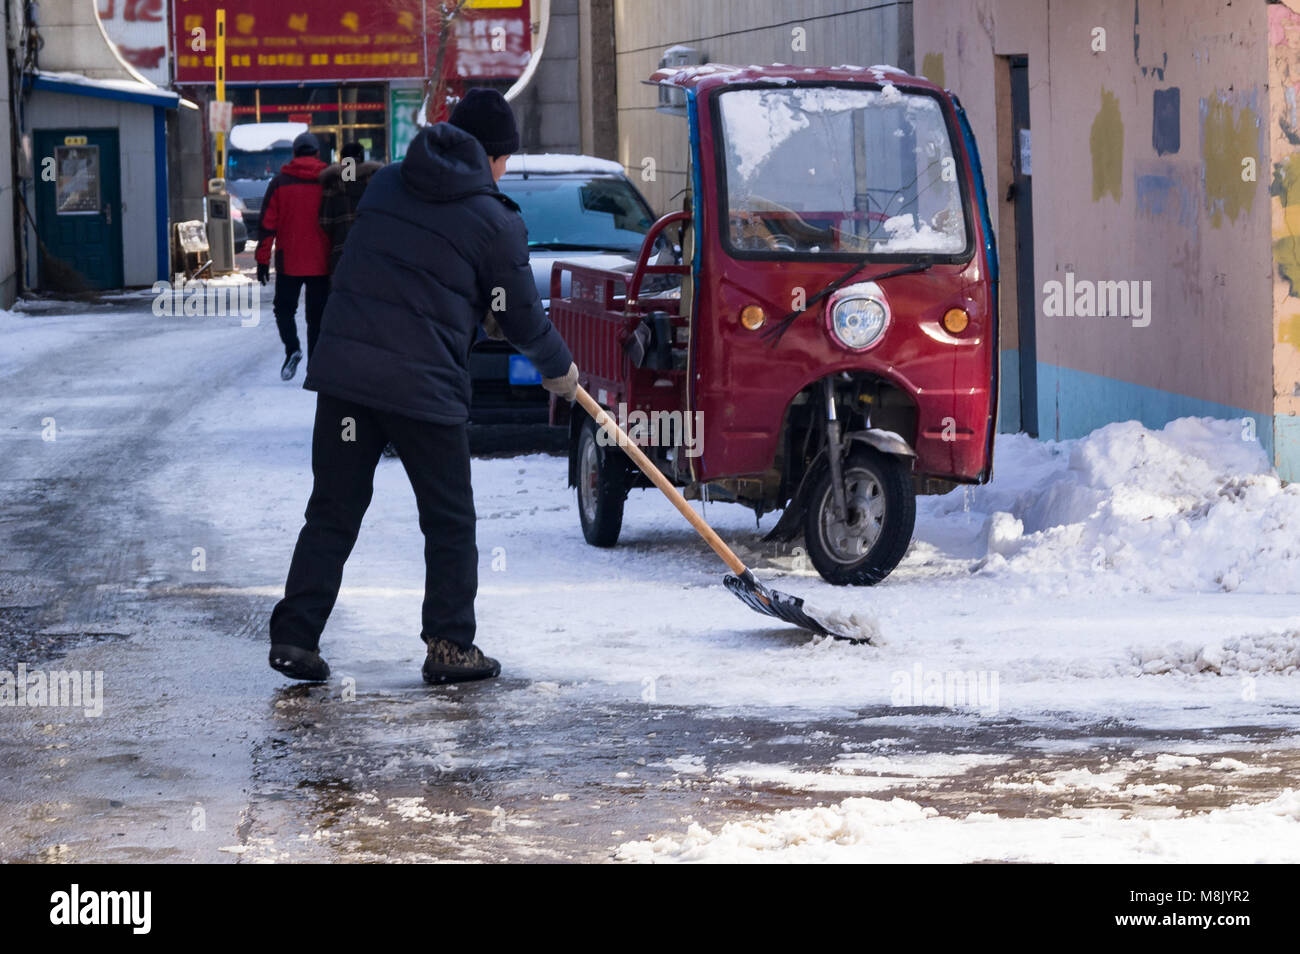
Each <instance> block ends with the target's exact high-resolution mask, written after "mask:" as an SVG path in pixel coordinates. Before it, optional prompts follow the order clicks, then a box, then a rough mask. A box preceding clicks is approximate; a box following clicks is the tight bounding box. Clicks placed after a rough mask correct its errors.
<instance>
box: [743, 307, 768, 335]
mask: <svg viewBox="0 0 1300 954" xmlns="http://www.w3.org/2000/svg"><path fill="white" fill-rule="evenodd" d="M765 321H767V314H766V313H765V312H764V311H763V309H762V306H760V305H746V306H745V307H744V308H742V309H740V323H741V324H742V325H744V326H745V327H746V328H748V329H749V330H750V331H757V330H758V329H759V328H762V327H763V322H765Z"/></svg>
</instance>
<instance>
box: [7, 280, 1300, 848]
mask: <svg viewBox="0 0 1300 954" xmlns="http://www.w3.org/2000/svg"><path fill="white" fill-rule="evenodd" d="M267 297H268V301H267V305H268V307H267V309H266V314H265V316H264V319H263V321H262V322H261V324H260V325H258V326H257V327H252V328H244V327H241V326H240V325H239V322H238V320H237V319H230V318H221V319H196V318H191V319H164V318H156V317H154V316H153V315H152V314H151V313H150V311H149V307H148V299H147V298H142V297H138V296H137V297H126V298H122V299H118V300H116V301H113V302H109V303H107V304H102V305H94V306H87V305H81V306H76V308H77V310H76V311H75V312H74V313H69V306H66V305H59V306H44V307H38V308H32V309H30V310H29V312H28V313H13V314H4V313H0V339H2V340H3V342H4V346H3V348H0V439H2V441H3V443H2V444H0V493H2V498H0V499H2V500H3V505H2V507H0V670H5V671H8V672H10V673H12V672H15V671H16V670H17V667H18V665H19V664H20V663H22V664H24V665H25V666H26V667H27V669H28V670H49V671H53V670H78V671H88V672H95V671H99V672H102V673H103V684H104V698H103V714H102V716H99V717H87V716H86V715H85V714H83V712H82V711H80V710H73V709H68V708H54V707H48V706H47V707H44V708H33V707H16V706H3V707H0V763H2V764H0V859H3V860H7V861H29V860H51V861H65V860H66V861H86V860H91V861H94V860H112V861H135V860H139V861H186V860H203V861H232V862H234V861H288V860H319V861H333V860H339V861H353V860H356V861H367V860H394V861H412V860H533V859H538V860H596V861H600V860H630V861H642V860H658V861H669V860H686V861H691V860H702V861H709V860H733V859H738V860H887V861H926V860H954V861H974V860H1060V861H1069V860H1127V861H1181V860H1237V861H1256V860H1271V861H1296V860H1300V797H1298V796H1297V794H1296V792H1295V789H1297V788H1300V784H1297V781H1296V775H1297V772H1298V770H1300V758H1298V757H1297V747H1296V746H1297V739H1298V736H1297V726H1298V725H1300V699H1298V698H1297V689H1298V688H1300V675H1298V674H1297V669H1298V667H1300V597H1298V596H1297V592H1298V591H1300V492H1298V490H1297V488H1295V487H1282V486H1281V485H1280V484H1279V483H1278V482H1277V480H1276V479H1275V478H1274V477H1272V476H1270V474H1269V473H1268V468H1267V466H1266V465H1265V463H1264V459H1263V457H1262V455H1261V454H1260V451H1259V448H1258V445H1257V444H1255V443H1253V442H1251V441H1249V440H1243V436H1244V437H1249V434H1248V433H1244V432H1243V429H1242V426H1241V424H1240V423H1238V422H1208V421H1193V420H1187V421H1181V422H1176V423H1175V424H1173V425H1171V426H1170V427H1169V428H1167V429H1165V430H1164V431H1162V432H1152V431H1148V430H1144V429H1143V428H1141V427H1139V426H1137V425H1135V424H1127V425H1113V426H1111V427H1109V428H1106V429H1104V430H1102V431H1100V432H1098V433H1096V434H1094V435H1092V436H1091V437H1089V438H1087V439H1085V440H1083V441H1079V442H1066V443H1061V444H1052V443H1047V442H1043V443H1038V442H1033V441H1029V440H1027V439H1024V438H1019V437H1008V438H1003V439H1001V440H1000V441H999V446H998V459H997V477H996V480H995V481H994V483H993V484H992V485H991V486H989V487H984V488H974V489H972V490H970V491H959V492H957V493H954V494H952V495H949V496H947V497H944V498H929V499H926V500H924V501H922V502H921V506H920V514H919V518H918V529H917V540H916V543H915V545H914V546H913V548H912V551H911V552H910V553H909V555H908V557H907V559H906V561H905V562H904V564H903V565H902V566H901V567H900V568H899V570H898V571H897V572H895V573H894V575H893V576H892V577H890V579H889V580H887V581H886V582H885V583H884V584H883V585H881V586H879V587H876V588H874V589H861V590H849V589H838V588H833V587H830V586H828V585H826V584H824V583H823V582H822V581H821V580H820V579H819V578H818V577H817V576H816V574H815V573H814V572H813V571H812V569H811V567H810V566H808V565H807V562H806V559H805V558H804V557H803V555H802V553H801V552H800V551H793V550H786V551H784V552H782V551H780V550H778V549H776V548H774V547H772V546H770V545H766V544H763V543H762V542H761V536H762V534H763V533H764V532H766V530H767V529H769V528H770V526H771V524H772V522H773V517H771V516H769V517H767V518H765V519H764V520H763V524H762V527H761V528H760V529H758V530H756V529H755V526H754V521H753V517H752V515H750V514H749V513H748V512H747V511H744V510H742V509H739V508H735V507H729V506H726V505H710V506H709V507H708V509H707V515H708V517H709V519H710V520H712V521H714V522H715V525H716V526H718V528H719V529H720V530H721V531H722V532H723V534H724V536H725V537H727V538H728V539H730V540H731V541H733V542H734V544H735V545H736V548H737V549H738V551H739V552H740V553H741V554H742V556H743V557H744V558H745V559H747V560H749V561H750V562H751V564H752V565H753V566H754V567H755V568H756V570H757V572H758V573H759V575H760V576H761V577H762V578H763V579H765V580H766V581H768V582H770V583H773V584H774V585H776V586H778V587H779V588H781V589H783V590H787V591H789V592H792V593H796V594H799V595H802V596H805V597H807V598H808V599H809V600H810V601H811V602H813V603H816V604H817V605H818V606H821V607H825V608H827V609H830V610H834V611H837V612H843V613H846V614H847V613H859V614H863V615H865V616H871V617H874V618H875V620H876V621H877V622H878V624H879V626H880V629H881V631H882V633H883V642H882V644H881V645H879V646H876V647H871V646H849V645H845V644H842V643H836V642H832V641H821V640H814V639H810V638H809V637H808V635H807V634H805V633H802V632H799V631H796V630H792V629H788V628H784V627H781V626H774V625H772V624H773V621H772V620H769V619H766V618H764V617H761V616H758V615H755V614H753V613H751V612H750V611H749V610H747V609H746V608H745V607H744V606H743V605H742V604H741V603H740V602H738V601H737V600H735V599H734V598H733V597H731V596H730V595H729V594H728V593H727V592H726V591H725V590H724V589H723V587H722V585H721V579H722V575H723V568H722V566H721V564H720V563H719V562H718V561H717V560H716V558H715V557H714V556H713V555H712V554H711V553H710V551H709V550H708V549H707V548H706V547H705V546H704V545H703V544H702V543H701V542H700V541H699V540H698V539H697V538H695V536H694V535H693V533H692V532H691V531H690V529H689V528H688V527H687V526H685V524H684V523H683V522H682V521H681V519H680V517H678V516H677V515H676V514H675V513H674V512H673V511H672V510H671V508H670V507H669V505H668V504H666V503H665V502H664V501H663V500H661V499H658V498H657V497H656V496H655V495H654V494H653V493H652V492H645V493H636V494H634V495H633V497H632V498H631V500H630V501H629V503H628V506H627V519H626V523H625V526H624V533H623V539H622V542H621V544H620V546H619V547H618V548H617V549H615V550H611V551H601V550H596V549H593V548H590V547H588V546H587V545H586V544H585V543H584V542H583V540H582V536H581V533H580V531H579V528H578V519H577V515H576V513H575V510H574V503H573V497H572V493H571V491H570V490H569V489H568V488H567V487H565V463H564V461H563V459H562V458H559V457H554V456H547V455H543V454H535V453H534V454H525V455H522V456H516V457H509V456H492V457H490V458H484V459H477V460H476V461H475V463H474V480H475V491H476V499H477V506H478V513H479V548H480V566H481V590H480V597H479V601H478V612H479V622H480V636H479V640H480V644H481V645H482V646H483V647H484V649H485V650H486V651H488V652H489V653H491V654H493V655H495V656H498V657H499V658H500V659H501V661H502V664H503V676H502V678H501V679H499V680H497V681H495V682H490V683H486V684H478V685H472V686H468V687H462V688H443V689H430V688H428V687H426V686H424V685H423V684H422V682H421V681H420V676H419V667H420V662H421V660H422V658H423V645H422V644H421V643H420V641H419V638H418V635H417V634H418V628H419V626H418V623H419V609H420V599H421V592H420V585H421V581H422V578H423V576H422V574H423V570H422V564H421V560H422V547H421V539H420V534H419V530H418V528H417V525H416V514H415V506H414V500H413V497H412V495H411V492H410V490H409V488H408V486H407V483H406V479H405V476H404V474H403V472H402V470H401V466H400V464H398V463H397V462H396V461H387V460H386V461H384V462H383V463H382V464H381V466H380V469H379V473H378V475H377V478H376V493H375V500H374V503H373V505H372V506H371V509H370V512H369V514H368V516H367V518H366V522H365V525H364V527H363V529H362V533H361V539H360V541H359V542H358V545H357V548H356V550H355V552H354V554H353V557H352V559H351V561H350V563H349V564H348V569H347V573H346V575H345V579H344V589H343V592H342V595H341V598H340V600H339V604H338V607H337V609H336V611H335V614H334V617H333V619H332V620H331V622H330V625H329V628H328V629H327V630H326V633H325V637H324V642H323V646H322V650H323V652H324V654H325V656H326V658H327V659H328V660H329V662H330V664H331V666H332V667H333V670H334V676H333V678H332V679H331V681H330V682H329V683H328V684H327V685H323V686H318V687H304V686H299V685H293V684H290V683H288V682H287V681H285V680H284V679H283V678H282V677H280V676H279V675H278V674H276V673H274V672H272V671H271V670H270V669H269V668H267V666H266V661H265V660H266V649H267V639H266V621H267V617H268V614H269V612H270V609H271V606H272V605H273V604H274V601H275V599H276V598H277V596H278V594H279V591H280V587H281V586H282V584H283V580H284V573H285V570H286V569H287V566H288V561H289V555H290V552H291V550H292V547H293V543H294V539H295V536H296V534H297V532H298V529H299V527H300V521H301V514H302V511H303V507H304V505H305V503H306V499H307V494H308V489H309V485H310V470H309V458H308V451H309V442H310V426H311V421H312V410H313V400H314V399H313V396H312V395H311V394H308V393H307V392H304V391H302V390H301V389H300V387H299V384H300V383H301V378H299V380H298V381H297V382H294V383H293V384H283V383H281V382H280V381H279V380H278V374H277V372H278V368H279V362H280V345H279V342H278V339H277V336H276V333H275V327H274V323H273V322H272V320H271V318H270V314H269V295H268V296H267ZM50 419H53V420H52V421H51V420H50ZM51 428H52V430H51ZM51 435H52V436H53V437H54V440H48V439H43V436H44V437H49V436H51ZM3 678H4V677H3V675H2V674H0V690H2V689H3Z"/></svg>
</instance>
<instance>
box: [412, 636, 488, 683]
mask: <svg viewBox="0 0 1300 954" xmlns="http://www.w3.org/2000/svg"><path fill="white" fill-rule="evenodd" d="M422 671H423V674H424V681H425V682H427V683H430V684H434V685H436V684H439V683H444V682H472V681H474V680H475V679H491V678H492V677H493V676H499V675H500V674H501V664H500V663H499V662H497V661H496V660H495V659H493V658H492V657H490V656H484V655H483V653H482V651H481V650H480V649H479V648H478V647H477V646H470V647H469V648H468V649H462V648H461V647H460V646H457V645H456V644H455V643H453V642H451V640H447V639H431V640H429V654H428V655H427V656H426V657H425V659H424V669H423V670H422Z"/></svg>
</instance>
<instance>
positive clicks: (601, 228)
mask: <svg viewBox="0 0 1300 954" xmlns="http://www.w3.org/2000/svg"><path fill="white" fill-rule="evenodd" d="M499 187H500V189H501V191H502V192H504V193H505V194H506V195H508V196H510V198H512V199H514V200H515V201H516V202H517V203H519V207H520V209H522V210H523V216H524V223H525V224H526V225H527V226H528V246H529V247H530V248H534V249H541V250H545V249H555V250H557V251H566V250H578V249H595V250H600V251H609V252H626V253H630V254H633V255H635V253H636V252H638V251H640V249H641V243H642V241H643V240H644V238H645V234H646V232H648V231H650V226H651V225H653V224H654V218H653V217H652V216H651V213H650V210H649V209H648V208H646V206H645V204H644V202H643V201H642V200H641V197H640V196H639V195H638V194H637V192H636V189H635V188H634V187H633V186H632V185H631V184H630V183H629V182H626V181H625V180H623V179H602V178H591V179H582V178H574V179H571V178H567V177H564V178H561V177H558V176H530V177H529V178H527V179H524V178H505V179H502V180H501V182H500V184H499Z"/></svg>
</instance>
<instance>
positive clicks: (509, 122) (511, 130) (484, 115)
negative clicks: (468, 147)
mask: <svg viewBox="0 0 1300 954" xmlns="http://www.w3.org/2000/svg"><path fill="white" fill-rule="evenodd" d="M451 124H452V125H453V126H459V127H460V128H461V129H463V130H465V132H467V133H469V134H470V135H471V136H473V137H474V138H475V139H477V140H478V141H479V142H480V143H482V144H483V151H484V152H486V153H487V154H488V156H489V157H495V156H507V155H510V154H511V153H515V152H518V151H519V127H518V126H516V125H515V114H514V111H513V110H511V108H510V104H509V103H507V102H506V98H505V97H504V96H502V95H501V94H500V93H499V92H497V91H496V90H494V89H484V88H482V87H477V86H476V87H474V88H473V89H471V90H469V92H467V93H466V94H465V98H464V99H462V100H461V101H460V102H459V103H457V104H456V108H455V109H453V110H452V112H451Z"/></svg>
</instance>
